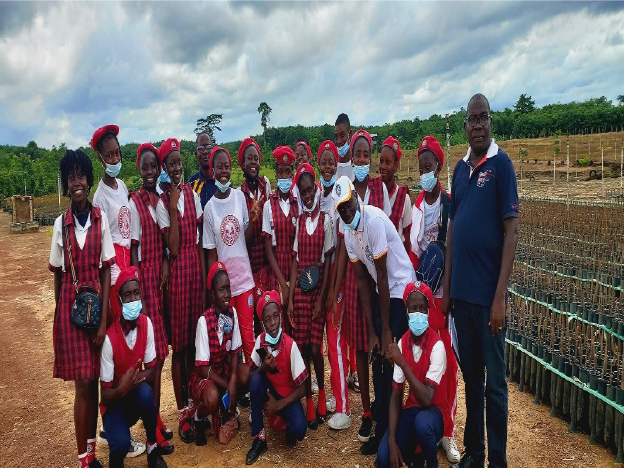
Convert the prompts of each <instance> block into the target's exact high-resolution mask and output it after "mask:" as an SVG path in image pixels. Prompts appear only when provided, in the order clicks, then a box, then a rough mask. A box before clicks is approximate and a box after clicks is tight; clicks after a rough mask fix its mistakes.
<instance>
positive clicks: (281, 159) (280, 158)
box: [273, 145, 295, 165]
mask: <svg viewBox="0 0 625 469" xmlns="http://www.w3.org/2000/svg"><path fill="white" fill-rule="evenodd" d="M273 158H274V159H275V160H276V163H278V164H289V165H292V164H293V161H295V152H294V151H293V150H291V147H289V146H287V145H282V146H281V147H278V148H276V149H275V150H274V151H273Z"/></svg>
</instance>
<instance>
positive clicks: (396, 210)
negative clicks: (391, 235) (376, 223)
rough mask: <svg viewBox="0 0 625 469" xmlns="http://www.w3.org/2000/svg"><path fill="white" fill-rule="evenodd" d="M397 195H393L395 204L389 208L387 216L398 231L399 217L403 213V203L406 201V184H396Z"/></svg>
mask: <svg viewBox="0 0 625 469" xmlns="http://www.w3.org/2000/svg"><path fill="white" fill-rule="evenodd" d="M396 190H397V196H396V197H395V204H394V205H393V207H392V208H391V216H390V217H389V218H390V219H391V221H392V222H393V225H395V228H397V231H399V225H400V223H401V217H402V215H403V214H404V205H405V203H406V196H407V195H408V187H407V186H397V189H396Z"/></svg>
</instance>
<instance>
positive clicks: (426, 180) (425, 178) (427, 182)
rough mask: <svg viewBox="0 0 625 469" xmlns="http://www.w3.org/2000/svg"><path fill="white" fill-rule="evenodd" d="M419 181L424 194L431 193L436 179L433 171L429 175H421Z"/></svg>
mask: <svg viewBox="0 0 625 469" xmlns="http://www.w3.org/2000/svg"><path fill="white" fill-rule="evenodd" d="M419 180H420V181H421V187H423V190H424V191H425V192H432V189H434V186H435V185H436V181H437V180H438V178H437V177H436V175H435V174H434V171H430V172H429V173H425V174H422V175H421V176H420V177H419Z"/></svg>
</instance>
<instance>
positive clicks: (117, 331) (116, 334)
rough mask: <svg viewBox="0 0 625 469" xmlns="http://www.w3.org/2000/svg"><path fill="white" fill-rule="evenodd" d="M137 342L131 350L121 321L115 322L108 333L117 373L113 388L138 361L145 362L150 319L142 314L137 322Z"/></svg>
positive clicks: (114, 376)
mask: <svg viewBox="0 0 625 469" xmlns="http://www.w3.org/2000/svg"><path fill="white" fill-rule="evenodd" d="M136 327H137V341H136V342H135V346H134V347H133V348H132V349H130V348H128V344H127V343H126V339H125V336H124V332H123V328H122V327H121V324H120V322H119V321H115V322H114V323H113V324H111V326H110V327H109V328H108V330H107V331H106V335H107V336H108V338H109V340H110V341H111V346H112V347H113V363H114V365H115V371H114V375H113V386H117V383H118V382H119V380H120V379H121V377H122V376H124V374H125V373H126V372H127V371H128V370H129V369H130V368H132V367H133V366H135V363H137V361H138V360H141V361H143V357H144V356H145V347H146V345H147V342H148V317H147V316H146V315H145V314H140V315H139V319H138V320H137V326H136Z"/></svg>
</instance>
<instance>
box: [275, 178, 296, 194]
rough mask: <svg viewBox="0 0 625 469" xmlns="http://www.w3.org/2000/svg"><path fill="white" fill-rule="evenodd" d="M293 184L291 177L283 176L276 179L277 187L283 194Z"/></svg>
mask: <svg viewBox="0 0 625 469" xmlns="http://www.w3.org/2000/svg"><path fill="white" fill-rule="evenodd" d="M292 185H293V179H291V178H283V179H278V189H279V190H280V192H282V193H283V194H286V193H287V192H289V191H290V190H291V186H292Z"/></svg>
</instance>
